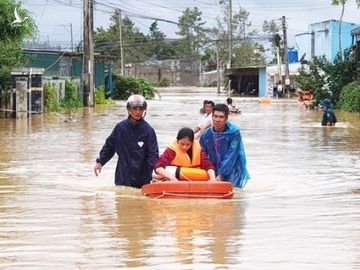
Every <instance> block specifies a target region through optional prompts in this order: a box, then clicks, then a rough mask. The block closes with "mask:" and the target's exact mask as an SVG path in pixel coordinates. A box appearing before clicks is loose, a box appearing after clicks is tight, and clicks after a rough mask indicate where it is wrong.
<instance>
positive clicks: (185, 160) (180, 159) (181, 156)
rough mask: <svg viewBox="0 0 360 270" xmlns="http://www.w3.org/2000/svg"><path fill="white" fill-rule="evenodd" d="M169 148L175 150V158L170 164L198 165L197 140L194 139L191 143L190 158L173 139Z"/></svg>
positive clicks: (198, 148)
mask: <svg viewBox="0 0 360 270" xmlns="http://www.w3.org/2000/svg"><path fill="white" fill-rule="evenodd" d="M169 148H170V149H172V150H174V151H175V158H174V159H173V161H171V163H170V165H174V166H179V167H200V165H201V157H200V156H201V146H200V143H199V141H198V140H194V142H193V144H192V158H191V159H190V157H189V155H188V154H187V153H184V152H183V151H181V149H180V148H179V144H178V143H177V141H176V140H175V141H174V142H173V143H172V144H171V145H169Z"/></svg>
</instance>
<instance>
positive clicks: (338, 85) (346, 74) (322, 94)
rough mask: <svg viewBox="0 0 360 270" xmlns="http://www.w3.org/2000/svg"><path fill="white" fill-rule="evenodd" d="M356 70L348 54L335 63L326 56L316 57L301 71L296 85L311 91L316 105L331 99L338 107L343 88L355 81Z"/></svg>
mask: <svg viewBox="0 0 360 270" xmlns="http://www.w3.org/2000/svg"><path fill="white" fill-rule="evenodd" d="M355 70H356V65H355V63H354V62H352V61H351V59H350V57H349V53H348V52H346V54H345V59H344V60H343V59H341V57H340V54H338V56H337V58H336V59H335V61H334V62H333V63H331V62H329V61H327V60H326V58H325V56H322V57H320V58H318V57H314V58H313V59H312V61H310V62H309V65H308V66H307V65H305V66H302V67H301V68H300V69H299V76H298V77H297V78H296V85H297V86H298V87H299V88H300V89H302V90H307V89H309V90H311V91H312V92H313V95H314V101H315V103H316V104H318V103H319V102H320V101H321V100H322V99H324V98H330V99H331V100H332V101H333V102H334V104H335V106H336V104H337V102H338V101H339V100H340V96H341V92H342V89H343V87H344V86H345V85H347V84H349V83H351V82H352V81H354V77H355Z"/></svg>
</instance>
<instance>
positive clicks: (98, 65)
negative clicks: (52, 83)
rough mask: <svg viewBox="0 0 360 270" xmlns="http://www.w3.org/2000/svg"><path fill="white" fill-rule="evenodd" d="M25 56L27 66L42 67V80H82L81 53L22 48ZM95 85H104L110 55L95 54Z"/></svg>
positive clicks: (110, 59)
mask: <svg viewBox="0 0 360 270" xmlns="http://www.w3.org/2000/svg"><path fill="white" fill-rule="evenodd" d="M24 55H25V57H27V58H28V60H29V64H28V66H27V67H28V68H43V69H44V73H43V78H44V80H53V79H57V78H68V79H75V80H77V81H82V79H81V78H82V72H83V71H82V69H83V64H82V61H83V53H81V52H67V51H51V50H32V49H25V50H24ZM94 58H95V74H94V83H95V87H99V86H100V85H105V77H106V75H107V70H108V68H109V66H110V65H111V63H112V61H113V58H112V57H110V56H104V55H97V54H95V56H94Z"/></svg>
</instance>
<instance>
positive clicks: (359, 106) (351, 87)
mask: <svg viewBox="0 0 360 270" xmlns="http://www.w3.org/2000/svg"><path fill="white" fill-rule="evenodd" d="M338 108H340V109H341V110H344V111H348V112H360V84H359V83H358V82H356V81H355V82H351V83H349V84H347V85H345V86H344V88H343V89H342V91H341V94H340V100H339V103H338Z"/></svg>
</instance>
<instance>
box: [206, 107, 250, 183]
mask: <svg viewBox="0 0 360 270" xmlns="http://www.w3.org/2000/svg"><path fill="white" fill-rule="evenodd" d="M228 116H229V108H228V106H227V105H226V104H216V105H215V107H214V110H213V116H212V120H213V126H212V127H210V128H208V129H206V130H205V131H204V132H203V134H202V135H201V137H200V144H201V147H202V148H203V149H204V151H205V152H206V153H207V155H208V158H209V160H210V161H211V162H212V163H213V165H214V166H215V168H216V170H215V172H216V175H217V176H216V180H218V181H227V182H231V183H232V185H233V186H234V187H240V188H243V187H244V186H245V184H246V182H247V181H248V179H250V176H249V173H248V170H247V168H246V156H245V149H244V144H243V141H242V138H241V133H240V128H239V127H238V126H236V125H235V124H233V123H232V122H230V121H228Z"/></svg>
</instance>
